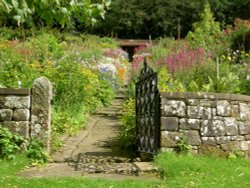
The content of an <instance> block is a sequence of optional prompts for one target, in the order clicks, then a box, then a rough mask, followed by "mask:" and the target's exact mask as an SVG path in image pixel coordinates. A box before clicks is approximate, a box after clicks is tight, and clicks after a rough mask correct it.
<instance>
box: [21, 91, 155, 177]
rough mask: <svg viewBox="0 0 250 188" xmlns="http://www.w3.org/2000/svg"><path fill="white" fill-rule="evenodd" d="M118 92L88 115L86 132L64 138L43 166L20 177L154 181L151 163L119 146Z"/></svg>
mask: <svg viewBox="0 0 250 188" xmlns="http://www.w3.org/2000/svg"><path fill="white" fill-rule="evenodd" d="M123 102H124V91H123V90H121V91H120V92H119V93H118V94H117V95H116V97H115V99H114V100H113V101H112V104H111V105H110V106H109V107H106V108H103V109H100V110H99V111H98V112H97V113H96V114H95V115H93V116H91V117H90V118H89V121H88V125H87V127H86V129H83V130H81V131H80V132H79V133H78V134H77V135H75V136H74V137H68V138H67V139H65V145H64V147H63V148H61V150H60V151H58V152H57V153H55V154H54V155H52V159H51V161H50V163H49V164H48V165H47V166H45V167H31V168H28V169H26V170H24V171H22V172H21V173H20V174H19V175H20V176H22V177H29V178H38V177H58V176H59V177H64V176H74V177H75V176H78V177H79V176H84V177H93V178H108V179H155V178H156V176H155V175H156V173H154V172H155V171H156V169H155V167H154V166H153V165H152V163H148V162H139V159H138V158H136V155H135V152H134V151H128V150H123V149H121V148H120V146H119V131H120V129H121V126H122V124H121V122H120V120H119V115H121V113H122V112H121V106H122V104H123Z"/></svg>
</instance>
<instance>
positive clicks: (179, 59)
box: [157, 43, 208, 75]
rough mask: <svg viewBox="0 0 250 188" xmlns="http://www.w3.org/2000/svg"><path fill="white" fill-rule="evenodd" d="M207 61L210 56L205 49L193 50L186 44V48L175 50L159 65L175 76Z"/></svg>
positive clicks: (163, 58)
mask: <svg viewBox="0 0 250 188" xmlns="http://www.w3.org/2000/svg"><path fill="white" fill-rule="evenodd" d="M207 60H208V55H207V53H206V51H205V49H204V48H201V47H198V48H191V47H189V45H188V43H186V44H185V45H184V46H179V49H176V48H173V49H172V51H171V53H170V54H169V55H167V56H165V57H162V58H161V59H160V60H159V61H158V62H157V63H158V66H160V67H162V66H166V68H167V69H168V71H169V72H170V73H171V74H172V75H174V74H176V73H178V72H187V71H189V70H190V69H191V68H193V67H195V66H198V65H201V64H205V63H206V61H207Z"/></svg>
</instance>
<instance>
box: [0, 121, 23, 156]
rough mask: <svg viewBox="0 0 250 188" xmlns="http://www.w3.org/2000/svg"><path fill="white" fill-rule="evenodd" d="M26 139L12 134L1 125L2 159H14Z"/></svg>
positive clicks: (0, 150)
mask: <svg viewBox="0 0 250 188" xmlns="http://www.w3.org/2000/svg"><path fill="white" fill-rule="evenodd" d="M23 142H24V138H23V137H22V136H20V135H18V134H12V133H11V132H10V131H9V130H8V129H7V128H4V127H2V126H1V125H0V158H6V159H14V158H15V155H16V154H17V152H18V151H20V146H21V144H22V143H23Z"/></svg>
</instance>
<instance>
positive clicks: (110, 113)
mask: <svg viewBox="0 0 250 188" xmlns="http://www.w3.org/2000/svg"><path fill="white" fill-rule="evenodd" d="M95 115H99V116H115V117H119V116H122V115H123V113H122V112H121V111H107V110H100V111H98V112H96V114H95Z"/></svg>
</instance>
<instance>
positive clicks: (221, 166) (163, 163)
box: [155, 153, 250, 188]
mask: <svg viewBox="0 0 250 188" xmlns="http://www.w3.org/2000/svg"><path fill="white" fill-rule="evenodd" d="M155 162H156V164H157V165H158V167H160V168H161V169H162V171H163V175H164V177H165V178H166V184H167V185H168V186H169V187H188V188H189V187H199V188H200V187H204V188H219V187H221V188H224V187H228V188H229V187H230V188H234V187H241V188H243V187H246V188H247V187H250V160H246V159H242V158H236V159H222V158H218V157H208V156H191V155H175V154H173V153H163V154H160V155H159V156H157V157H156V159H155Z"/></svg>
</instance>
